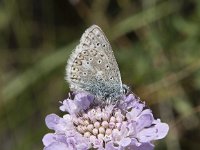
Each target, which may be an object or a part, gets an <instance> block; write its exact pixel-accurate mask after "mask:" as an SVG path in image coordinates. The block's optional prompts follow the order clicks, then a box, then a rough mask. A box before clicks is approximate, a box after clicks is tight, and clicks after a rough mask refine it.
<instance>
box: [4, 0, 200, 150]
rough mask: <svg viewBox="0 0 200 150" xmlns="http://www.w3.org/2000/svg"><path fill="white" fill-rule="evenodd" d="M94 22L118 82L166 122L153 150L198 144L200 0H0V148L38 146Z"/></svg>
mask: <svg viewBox="0 0 200 150" xmlns="http://www.w3.org/2000/svg"><path fill="white" fill-rule="evenodd" d="M92 24H97V25H99V26H100V27H101V28H102V29H103V31H104V32H105V34H106V35H107V37H108V39H109V41H110V42H111V45H112V48H113V51H114V53H115V56H116V59H117V61H118V64H119V68H120V71H121V74H122V81H123V82H124V83H125V84H127V85H129V86H130V87H131V89H132V91H134V92H135V93H136V94H137V95H138V96H140V97H141V99H142V100H145V101H146V103H147V104H148V106H149V107H150V108H152V110H153V113H154V115H155V117H157V118H161V119H162V121H163V122H167V123H168V124H169V125H170V132H169V134H168V136H167V137H166V138H165V139H163V140H160V141H159V142H157V143H156V150H189V149H190V150H197V149H200V117H199V115H200V113H199V111H200V105H199V104H200V1H199V0H108V1H106V0H86V1H84V0H46V1H44V0H0V91H1V93H0V149H1V150H38V149H42V148H43V145H42V142H41V139H42V137H43V135H44V134H46V133H47V132H50V130H48V129H47V127H46V126H45V122H44V118H45V116H46V115H47V114H49V113H57V114H59V115H62V113H61V111H60V110H59V108H58V107H59V106H60V104H59V101H61V100H63V99H64V98H66V97H67V96H68V92H69V88H68V84H67V83H66V82H65V81H64V76H65V65H66V62H67V59H68V58H69V54H70V53H71V51H72V50H73V49H74V47H75V45H76V44H78V41H79V38H80V37H81V35H82V33H83V32H84V30H85V29H86V28H88V27H89V26H91V25H92Z"/></svg>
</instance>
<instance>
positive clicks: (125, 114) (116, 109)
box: [43, 92, 169, 150]
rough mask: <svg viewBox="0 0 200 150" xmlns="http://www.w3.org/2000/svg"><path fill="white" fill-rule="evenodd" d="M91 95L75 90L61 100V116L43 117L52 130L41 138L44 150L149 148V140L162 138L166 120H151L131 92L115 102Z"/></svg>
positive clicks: (146, 109) (149, 115) (166, 131)
mask: <svg viewBox="0 0 200 150" xmlns="http://www.w3.org/2000/svg"><path fill="white" fill-rule="evenodd" d="M94 101H95V97H94V96H93V95H90V94H88V93H83V92H81V93H77V94H75V97H74V99H73V100H72V99H70V98H69V99H66V100H64V101H63V102H62V105H61V106H60V110H62V111H64V112H68V113H69V114H65V115H64V116H63V117H59V116H57V115H56V114H50V115H48V116H46V119H45V122H46V125H47V127H48V128H49V129H52V130H54V131H55V132H54V133H48V134H46V135H45V136H44V137H43V144H44V146H45V147H44V150H87V149H92V148H93V149H98V150H125V149H127V150H129V149H130V150H131V149H134V150H153V149H154V145H153V143H152V141H154V140H158V139H162V138H164V137H165V136H166V135H167V133H168V130H169V126H168V125H167V124H166V123H162V122H161V121H160V119H154V117H153V114H152V112H151V110H150V109H148V108H146V106H145V104H144V103H142V102H141V101H140V99H139V98H138V97H136V96H135V95H133V94H130V95H128V96H123V97H122V98H121V100H120V101H119V102H118V103H117V104H115V105H114V104H108V105H97V104H95V103H94Z"/></svg>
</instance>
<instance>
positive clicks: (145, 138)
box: [137, 123, 169, 142]
mask: <svg viewBox="0 0 200 150" xmlns="http://www.w3.org/2000/svg"><path fill="white" fill-rule="evenodd" d="M168 131H169V126H168V125H167V124H166V123H158V124H156V125H154V126H153V127H150V128H146V129H143V130H142V131H140V132H139V133H138V134H137V138H138V139H139V141H140V142H149V141H152V140H158V139H162V138H164V137H165V136H166V135H167V133H168Z"/></svg>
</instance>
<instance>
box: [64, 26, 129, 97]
mask: <svg viewBox="0 0 200 150" xmlns="http://www.w3.org/2000/svg"><path fill="white" fill-rule="evenodd" d="M66 80H67V81H68V83H69V85H70V89H71V90H72V91H74V92H81V91H85V92H89V93H91V94H93V95H95V96H96V97H97V98H98V99H101V100H103V101H107V100H108V99H109V100H110V101H116V100H118V99H119V98H120V97H121V96H123V94H124V93H126V92H127V90H128V87H127V86H126V85H123V84H122V81H121V75H120V71H119V67H118V64H117V61H116V59H115V57H114V54H113V51H112V48H111V45H110V43H109V41H108V39H107V38H106V36H105V34H104V33H103V31H102V30H101V28H100V27H99V26H97V25H92V26H91V27H89V28H88V29H87V30H86V31H85V32H84V33H83V35H82V37H81V39H80V43H79V44H78V45H77V46H76V48H75V50H74V51H73V52H72V54H71V56H70V58H69V60H68V63H67V66H66Z"/></svg>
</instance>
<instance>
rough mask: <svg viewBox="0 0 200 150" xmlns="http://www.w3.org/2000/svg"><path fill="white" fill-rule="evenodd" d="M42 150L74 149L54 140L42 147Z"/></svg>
mask: <svg viewBox="0 0 200 150" xmlns="http://www.w3.org/2000/svg"><path fill="white" fill-rule="evenodd" d="M44 150H74V149H71V148H68V147H67V145H66V144H64V143H60V142H54V143H52V144H51V145H49V146H47V147H45V148H44Z"/></svg>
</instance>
